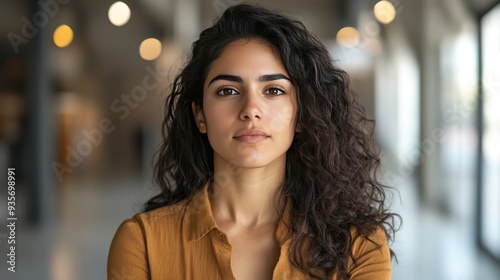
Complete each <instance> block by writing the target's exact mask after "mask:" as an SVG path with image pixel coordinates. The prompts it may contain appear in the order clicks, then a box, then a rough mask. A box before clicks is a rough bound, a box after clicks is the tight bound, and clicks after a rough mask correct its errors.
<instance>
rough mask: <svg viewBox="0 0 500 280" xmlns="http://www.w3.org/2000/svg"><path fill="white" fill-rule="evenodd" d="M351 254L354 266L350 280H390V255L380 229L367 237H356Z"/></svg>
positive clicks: (385, 239)
mask: <svg viewBox="0 0 500 280" xmlns="http://www.w3.org/2000/svg"><path fill="white" fill-rule="evenodd" d="M372 241H373V242H372ZM353 254H354V258H355V259H356V264H355V265H354V264H352V267H351V278H350V279H351V280H390V279H391V255H390V251H389V245H388V242H387V238H386V236H385V232H384V231H383V230H382V229H381V228H379V229H378V230H377V231H376V232H374V233H373V234H371V235H369V236H367V237H365V236H357V238H356V239H355V240H354V244H353Z"/></svg>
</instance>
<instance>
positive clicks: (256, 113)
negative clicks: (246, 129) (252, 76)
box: [240, 91, 262, 121]
mask: <svg viewBox="0 0 500 280" xmlns="http://www.w3.org/2000/svg"><path fill="white" fill-rule="evenodd" d="M242 103H243V104H242V107H241V112H240V119H241V120H242V121H248V120H250V121H253V120H260V119H261V118H262V104H261V100H260V96H259V94H258V93H257V92H256V91H252V92H245V93H244V94H243V98H242Z"/></svg>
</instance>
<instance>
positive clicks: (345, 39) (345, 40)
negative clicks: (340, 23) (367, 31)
mask: <svg viewBox="0 0 500 280" xmlns="http://www.w3.org/2000/svg"><path fill="white" fill-rule="evenodd" d="M337 43H338V44H339V45H341V46H343V47H346V48H349V49H351V48H354V47H355V46H356V45H357V44H358V43H359V32H358V30H356V28H354V27H350V26H347V27H344V28H342V29H340V30H339V32H337Z"/></svg>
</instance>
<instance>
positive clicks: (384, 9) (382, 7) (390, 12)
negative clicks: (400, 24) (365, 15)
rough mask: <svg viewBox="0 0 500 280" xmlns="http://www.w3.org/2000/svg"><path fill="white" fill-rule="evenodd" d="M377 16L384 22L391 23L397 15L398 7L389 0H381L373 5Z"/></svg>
mask: <svg viewBox="0 0 500 280" xmlns="http://www.w3.org/2000/svg"><path fill="white" fill-rule="evenodd" d="M373 13H374V14H375V18H376V19H377V20H378V21H379V22H380V23H382V24H389V23H391V22H392V21H393V20H394V18H395V17H396V9H395V8H394V5H392V3H391V2H389V1H380V2H378V3H377V4H375V6H374V7H373Z"/></svg>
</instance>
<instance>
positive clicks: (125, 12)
mask: <svg viewBox="0 0 500 280" xmlns="http://www.w3.org/2000/svg"><path fill="white" fill-rule="evenodd" d="M108 18H109V21H111V23H112V24H113V25H116V26H122V25H125V24H126V23H127V22H128V20H129V19H130V8H129V7H128V5H127V4H125V3H123V2H121V1H118V2H115V3H114V4H113V5H111V6H110V7H109V10H108Z"/></svg>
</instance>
